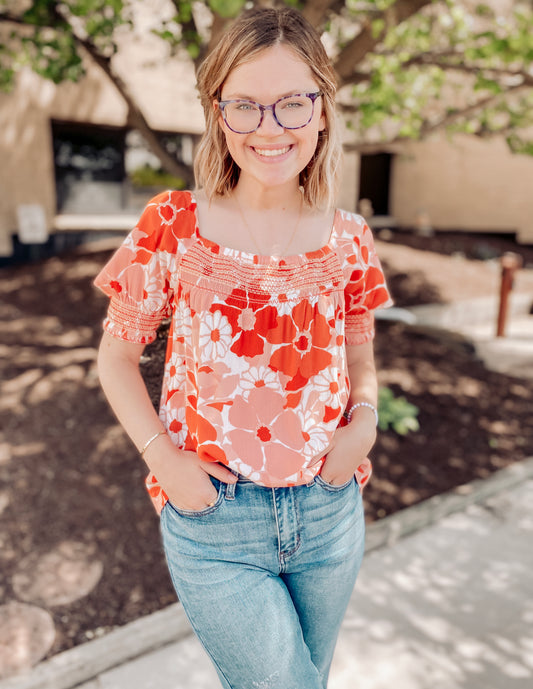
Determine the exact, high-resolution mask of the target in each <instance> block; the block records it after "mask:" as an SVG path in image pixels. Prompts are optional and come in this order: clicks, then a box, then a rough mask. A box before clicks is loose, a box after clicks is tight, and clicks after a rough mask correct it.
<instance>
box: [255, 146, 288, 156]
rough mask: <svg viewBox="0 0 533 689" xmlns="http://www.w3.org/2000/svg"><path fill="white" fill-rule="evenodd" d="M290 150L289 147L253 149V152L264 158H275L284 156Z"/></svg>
mask: <svg viewBox="0 0 533 689" xmlns="http://www.w3.org/2000/svg"><path fill="white" fill-rule="evenodd" d="M290 150H291V146H284V147H283V148H254V151H255V152H256V153H257V154H258V155H260V156H265V157H266V158H275V157H276V156H282V155H285V153H288V152H289V151H290Z"/></svg>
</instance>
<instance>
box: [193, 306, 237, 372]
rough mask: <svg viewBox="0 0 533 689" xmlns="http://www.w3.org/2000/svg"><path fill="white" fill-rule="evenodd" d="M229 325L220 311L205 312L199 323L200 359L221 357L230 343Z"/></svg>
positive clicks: (224, 354)
mask: <svg viewBox="0 0 533 689" xmlns="http://www.w3.org/2000/svg"><path fill="white" fill-rule="evenodd" d="M231 340H232V334H231V325H230V323H229V321H228V319H227V318H226V316H224V315H223V314H222V313H221V311H215V312H214V313H207V314H206V315H205V318H204V319H203V320H202V321H201V323H200V328H199V344H200V350H201V359H203V360H206V359H210V360H216V359H223V358H224V357H225V356H226V354H227V353H228V350H229V348H230V345H231Z"/></svg>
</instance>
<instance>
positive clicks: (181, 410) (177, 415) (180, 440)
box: [160, 395, 187, 448]
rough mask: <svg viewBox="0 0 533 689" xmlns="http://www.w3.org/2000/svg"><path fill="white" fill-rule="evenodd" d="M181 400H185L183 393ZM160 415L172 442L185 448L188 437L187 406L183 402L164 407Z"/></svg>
mask: <svg viewBox="0 0 533 689" xmlns="http://www.w3.org/2000/svg"><path fill="white" fill-rule="evenodd" d="M181 400H183V396H182V395H180V401H181ZM183 401H184V400H183ZM160 416H161V420H162V422H163V424H164V426H165V428H166V429H167V432H168V434H169V436H170V438H171V439H172V442H173V443H174V444H175V445H176V446H177V447H180V448H183V447H184V445H185V439H186V437H187V424H186V422H185V407H184V405H183V403H182V404H179V405H176V406H173V407H170V408H167V407H163V408H162V410H161V414H160Z"/></svg>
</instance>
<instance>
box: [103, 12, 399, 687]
mask: <svg viewBox="0 0 533 689" xmlns="http://www.w3.org/2000/svg"><path fill="white" fill-rule="evenodd" d="M198 87H199V91H200V96H201V99H202V103H203V107H204V111H205V116H206V132H205V134H204V137H203V140H202V142H201V144H200V147H199V150H198V153H197V158H196V163H195V172H196V177H197V183H198V187H199V188H198V189H197V190H196V191H195V192H194V193H191V192H165V193H164V194H160V195H159V196H157V197H156V198H154V199H153V200H152V201H151V202H150V203H149V204H148V206H147V208H146V209H145V211H144V213H143V215H142V217H141V219H140V221H139V224H138V226H137V227H136V228H135V229H134V231H133V232H132V233H131V235H130V236H129V237H128V238H127V240H126V241H125V243H124V244H123V246H122V247H121V248H120V249H119V250H118V252H117V253H116V254H115V256H114V257H113V258H112V259H111V261H110V262H109V264H108V265H107V266H106V267H105V268H104V270H103V271H102V272H101V273H100V275H99V276H98V278H97V280H96V284H97V285H98V286H99V287H100V288H101V289H103V290H104V292H106V294H108V295H109V296H110V297H111V304H110V309H109V314H108V317H107V319H106V321H105V324H104V328H105V333H104V337H103V340H102V344H101V347H100V352H99V371H100V377H101V381H102V386H103V388H104V390H105V392H106V394H107V396H108V399H109V400H110V403H111V405H112V407H113V409H114V410H115V412H116V414H117V417H118V418H119V420H120V422H121V423H122V424H123V426H124V428H125V429H126V431H127V432H128V434H129V435H130V437H131V439H132V440H133V442H134V443H135V445H136V446H137V447H138V448H139V450H140V451H141V454H142V456H143V457H144V459H145V461H146V463H147V465H148V467H149V469H150V474H149V477H148V479H147V485H148V489H149V491H150V494H151V496H152V498H153V500H154V503H155V505H156V508H157V510H158V511H159V512H160V513H161V531H162V536H163V544H164V548H165V553H166V556H167V561H168V565H169V570H170V574H171V577H172V580H173V583H174V586H175V588H176V591H177V593H178V596H179V599H180V601H181V603H182V604H183V607H184V610H185V612H186V614H187V616H188V617H189V619H190V621H191V624H192V626H193V628H194V630H195V632H196V634H197V635H198V637H199V639H200V640H201V642H202V643H203V645H204V647H205V648H206V650H207V652H208V654H209V655H210V657H211V659H212V660H213V663H214V665H215V667H216V669H217V672H218V674H219V677H220V680H221V682H222V685H223V687H225V688H228V687H230V688H231V689H251V688H252V687H269V688H273V687H279V688H280V689H324V688H325V687H326V684H327V677H328V672H329V667H330V663H331V659H332V655H333V650H334V646H335V642H336V638H337V635H338V631H339V627H340V624H341V621H342V617H343V615H344V613H345V610H346V606H347V604H348V600H349V598H350V594H351V592H352V588H353V585H354V582H355V579H356V576H357V572H358V570H359V567H360V563H361V559H362V555H363V548H364V515H363V507H362V499H361V490H360V489H361V488H362V486H363V485H364V483H365V482H366V481H367V480H368V477H369V475H370V464H369V462H368V460H367V459H366V457H367V454H368V452H369V451H370V449H371V447H372V445H373V444H374V442H375V438H376V424H377V411H376V404H377V402H376V396H377V383H376V373H375V368H374V361H373V351H372V338H373V335H374V331H373V314H372V312H373V310H374V309H376V308H378V307H383V306H387V305H388V304H389V303H390V298H389V294H388V292H387V289H386V286H385V283H384V279H383V274H382V272H381V268H380V264H379V261H378V259H377V257H376V255H375V252H374V246H373V242H372V237H371V234H370V230H369V229H368V227H367V226H366V225H365V223H364V221H363V220H362V218H360V217H359V216H355V215H352V214H349V213H345V212H343V211H338V210H337V211H335V210H334V209H333V203H334V198H335V188H336V178H337V174H338V166H339V150H340V149H339V142H338V135H337V127H336V122H335V114H334V97H335V78H334V73H333V70H332V67H331V64H330V62H329V60H328V58H327V55H326V53H325V51H324V49H323V47H322V44H321V42H320V39H319V37H318V36H317V34H316V33H315V32H314V30H313V29H312V27H311V26H310V25H309V24H308V23H307V22H306V21H305V20H304V19H303V18H302V16H301V15H300V14H299V13H298V12H297V11H296V10H292V9H282V10H275V9H260V10H254V11H251V12H249V13H245V14H244V15H242V16H241V17H240V18H239V19H238V20H237V21H236V22H235V23H234V24H233V25H232V27H231V28H230V29H229V30H228V32H227V33H226V35H225V36H224V37H223V38H222V40H221V42H220V44H219V45H218V46H217V47H216V48H215V49H214V51H213V52H212V53H211V54H210V56H209V57H208V58H207V60H206V61H205V63H204V64H203V65H202V67H201V69H200V71H199V75H198ZM168 315H170V316H171V317H172V322H171V329H170V334H169V341H168V348H167V355H166V365H165V374H164V381H163V390H162V398H161V408H160V413H159V416H158V415H157V414H156V413H155V412H154V411H153V408H152V405H151V403H150V400H149V397H148V393H147V391H146V389H145V387H144V384H143V381H142V378H141V375H140V373H139V368H138V362H139V358H140V356H141V354H142V351H143V348H144V346H145V344H146V343H147V342H150V341H151V340H153V339H154V337H155V332H156V330H157V327H158V325H159V323H160V322H161V320H162V319H163V318H164V317H166V316H168ZM343 413H344V414H345V416H346V417H347V419H344V420H343ZM346 421H347V422H348V423H346Z"/></svg>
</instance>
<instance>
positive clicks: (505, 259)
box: [496, 251, 522, 337]
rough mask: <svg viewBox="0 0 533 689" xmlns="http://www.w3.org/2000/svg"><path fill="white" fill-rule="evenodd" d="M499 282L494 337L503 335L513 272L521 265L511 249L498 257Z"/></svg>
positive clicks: (519, 259) (520, 260)
mask: <svg viewBox="0 0 533 689" xmlns="http://www.w3.org/2000/svg"><path fill="white" fill-rule="evenodd" d="M500 263H501V269H502V270H501V283H500V307H499V309H498V324H497V327H496V337H504V336H505V324H506V322H507V311H508V306H509V294H510V292H511V290H512V289H513V282H514V274H515V272H516V271H517V270H518V269H519V268H521V267H522V257H521V256H519V254H515V253H513V252H512V251H507V252H506V253H505V254H503V256H502V257H501V259H500Z"/></svg>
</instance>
